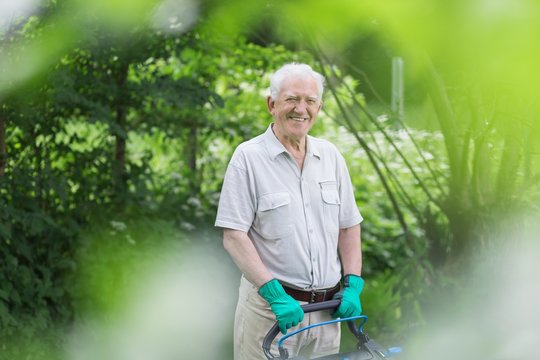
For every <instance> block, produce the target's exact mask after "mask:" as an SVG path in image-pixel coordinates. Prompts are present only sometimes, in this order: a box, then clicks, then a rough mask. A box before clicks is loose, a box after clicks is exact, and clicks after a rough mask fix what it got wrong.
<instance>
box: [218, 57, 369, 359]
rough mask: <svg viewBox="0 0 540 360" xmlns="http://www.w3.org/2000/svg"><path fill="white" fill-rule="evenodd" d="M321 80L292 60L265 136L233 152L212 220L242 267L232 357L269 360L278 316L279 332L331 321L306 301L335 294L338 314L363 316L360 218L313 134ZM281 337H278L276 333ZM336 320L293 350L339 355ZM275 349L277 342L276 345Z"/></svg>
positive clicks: (327, 149) (278, 77) (294, 343)
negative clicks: (268, 338)
mask: <svg viewBox="0 0 540 360" xmlns="http://www.w3.org/2000/svg"><path fill="white" fill-rule="evenodd" d="M323 83H324V78H323V77H322V75H320V74H319V73H317V72H315V71H313V70H312V68H311V67H310V66H309V65H306V64H296V63H293V64H287V65H284V66H283V67H281V68H280V69H279V70H277V71H276V72H275V73H274V74H273V75H272V77H271V80H270V96H268V98H267V106H268V111H269V112H270V114H271V115H272V117H273V120H274V121H273V123H272V124H270V126H269V127H268V129H267V130H266V132H265V133H264V134H262V135H259V136H257V137H255V138H253V139H251V140H249V141H247V142H244V143H242V144H241V145H239V146H238V148H237V149H236V150H235V152H234V154H233V156H232V159H231V161H230V163H229V165H228V168H227V172H226V174H225V179H224V183H223V189H222V192H221V198H220V201H219V208H218V212H217V219H216V226H218V227H222V228H223V229H224V232H223V243H224V247H225V249H226V250H227V251H228V253H229V254H230V255H231V257H232V258H233V260H234V262H235V263H236V265H237V266H238V268H239V269H240V271H241V272H242V274H243V275H242V278H241V281H240V290H239V299H238V305H237V308H236V316H235V327H234V358H235V359H236V360H253V359H258V358H261V359H264V356H263V352H262V349H261V344H262V340H263V338H264V336H265V334H266V333H267V332H268V330H269V329H270V328H271V327H272V325H273V324H274V323H275V322H276V321H277V322H278V325H279V328H280V330H281V332H282V333H283V334H285V333H286V332H287V330H288V329H290V328H293V329H294V328H295V327H296V326H300V327H304V326H306V325H309V324H313V323H315V322H320V321H326V320H330V319H331V314H329V313H328V312H318V313H309V314H304V312H303V310H302V308H301V307H300V305H301V304H306V303H309V302H318V301H326V300H330V299H332V297H334V296H336V294H337V293H338V291H339V290H340V280H341V279H342V278H343V280H344V281H343V289H342V290H341V291H340V292H339V296H340V297H341V298H342V302H341V305H340V306H339V308H338V309H337V310H336V311H335V312H334V313H333V314H332V316H333V317H347V316H354V315H359V314H360V313H361V312H362V309H361V305H360V299H359V295H360V293H361V291H362V288H363V285H364V281H363V279H362V278H361V277H360V272H361V267H362V254H361V250H360V222H361V221H362V216H361V215H360V212H359V211H358V208H357V206H356V203H355V199H354V193H353V187H352V184H351V179H350V176H349V173H348V170H347V166H346V164H345V161H344V159H343V157H342V156H341V154H340V153H339V152H338V150H337V149H336V148H335V146H334V145H332V144H331V143H329V142H327V141H325V140H321V139H317V138H314V137H312V136H309V135H308V132H309V130H310V129H311V127H312V126H313V124H314V122H315V120H316V118H317V114H318V113H319V111H320V109H321V106H322V93H323ZM276 341H277V339H276ZM339 342H340V327H339V325H338V324H332V325H328V326H322V327H316V328H313V329H310V330H308V331H304V332H302V333H300V334H298V335H297V336H294V337H291V338H290V339H288V340H287V349H288V350H289V353H290V355H291V356H297V355H299V354H301V355H303V356H308V357H312V356H323V355H327V354H333V353H337V352H338V351H339ZM275 347H276V345H275V343H274V344H273V351H275V350H276V349H275Z"/></svg>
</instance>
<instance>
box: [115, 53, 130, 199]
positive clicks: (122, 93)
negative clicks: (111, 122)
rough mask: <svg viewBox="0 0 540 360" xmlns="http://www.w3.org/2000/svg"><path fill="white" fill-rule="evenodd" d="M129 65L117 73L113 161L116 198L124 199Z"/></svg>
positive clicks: (123, 65)
mask: <svg viewBox="0 0 540 360" xmlns="http://www.w3.org/2000/svg"><path fill="white" fill-rule="evenodd" d="M128 70H129V64H128V63H124V64H122V65H121V66H120V67H119V68H118V70H117V72H116V85H117V94H116V101H115V109H114V110H115V121H116V130H115V132H114V136H115V140H116V144H115V150H114V161H113V174H112V175H113V183H114V190H115V196H116V197H117V198H121V197H123V195H124V194H125V192H126V191H127V176H126V175H127V172H126V144H127V124H126V116H127V109H126V96H128V95H127V94H128V90H127V89H126V85H127V77H128Z"/></svg>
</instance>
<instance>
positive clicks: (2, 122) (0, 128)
mask: <svg viewBox="0 0 540 360" xmlns="http://www.w3.org/2000/svg"><path fill="white" fill-rule="evenodd" d="M6 166H7V152H6V119H5V117H4V114H2V113H1V112H0V176H4V174H5V173H6Z"/></svg>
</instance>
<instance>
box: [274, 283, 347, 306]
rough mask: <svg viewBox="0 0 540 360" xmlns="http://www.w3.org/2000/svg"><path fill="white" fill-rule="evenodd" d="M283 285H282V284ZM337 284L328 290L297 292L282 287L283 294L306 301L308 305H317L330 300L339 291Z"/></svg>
mask: <svg viewBox="0 0 540 360" xmlns="http://www.w3.org/2000/svg"><path fill="white" fill-rule="evenodd" d="M282 285H283V284H282ZM339 288H340V286H339V283H337V284H336V286H334V287H332V288H328V289H317V290H298V289H293V288H290V287H288V286H285V285H283V289H285V292H286V293H287V294H289V295H291V296H292V297H293V299H295V300H298V301H307V302H308V303H317V302H321V301H326V300H332V297H333V296H334V295H335V294H336V293H337V292H338V291H339Z"/></svg>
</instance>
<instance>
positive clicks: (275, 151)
mask: <svg viewBox="0 0 540 360" xmlns="http://www.w3.org/2000/svg"><path fill="white" fill-rule="evenodd" d="M264 141H265V142H266V147H267V148H268V153H269V155H270V157H271V158H272V159H275V158H276V157H277V156H278V155H279V154H281V153H284V152H287V149H285V146H283V144H282V143H281V142H279V140H278V138H277V136H276V134H274V132H273V131H272V124H270V125H269V126H268V129H266V132H265V133H264ZM306 141H307V149H306V152H307V154H308V155H310V156H316V157H318V158H319V159H320V158H321V153H320V152H319V149H318V148H317V146H316V144H315V141H314V140H313V137H311V136H310V135H308V136H307V139H306Z"/></svg>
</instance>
